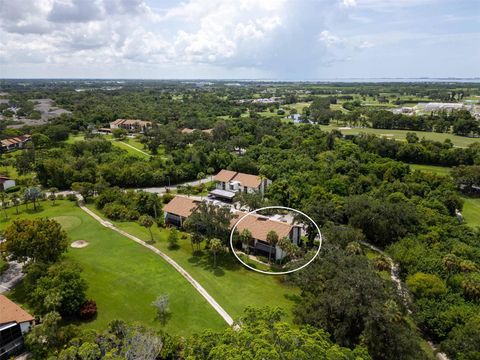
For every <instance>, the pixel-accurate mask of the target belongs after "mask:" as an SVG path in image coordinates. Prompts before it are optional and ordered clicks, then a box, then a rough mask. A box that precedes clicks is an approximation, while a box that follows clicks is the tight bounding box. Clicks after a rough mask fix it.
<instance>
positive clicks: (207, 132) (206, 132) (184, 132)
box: [180, 128, 213, 134]
mask: <svg viewBox="0 0 480 360" xmlns="http://www.w3.org/2000/svg"><path fill="white" fill-rule="evenodd" d="M180 131H181V133H182V134H191V133H193V132H194V131H201V132H203V133H205V134H211V133H212V131H213V129H204V130H198V129H191V128H183V129H182V130H180Z"/></svg>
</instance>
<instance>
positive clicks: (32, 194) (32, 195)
mask: <svg viewBox="0 0 480 360" xmlns="http://www.w3.org/2000/svg"><path fill="white" fill-rule="evenodd" d="M41 197H42V191H41V190H40V189H39V188H38V187H36V186H32V187H29V188H27V189H25V193H24V195H23V198H24V202H25V204H28V202H29V201H31V202H32V203H33V209H34V210H37V201H38V200H39V199H40V198H41Z"/></svg>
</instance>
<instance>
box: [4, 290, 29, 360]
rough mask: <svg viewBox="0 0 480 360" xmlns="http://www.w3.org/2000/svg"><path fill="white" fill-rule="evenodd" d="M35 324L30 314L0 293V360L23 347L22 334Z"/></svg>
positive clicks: (7, 357) (16, 352)
mask: <svg viewBox="0 0 480 360" xmlns="http://www.w3.org/2000/svg"><path fill="white" fill-rule="evenodd" d="M34 324H35V319H34V318H33V316H32V315H30V314H29V313H27V312H26V311H25V310H23V309H22V308H21V307H20V306H18V305H17V304H15V303H14V302H13V301H11V300H10V299H9V298H7V297H6V296H4V295H0V360H4V359H5V360H6V359H10V358H11V357H12V356H13V355H15V354H18V353H19V352H21V351H22V349H23V336H24V334H26V333H27V332H29V331H30V330H31V328H32V326H33V325H34Z"/></svg>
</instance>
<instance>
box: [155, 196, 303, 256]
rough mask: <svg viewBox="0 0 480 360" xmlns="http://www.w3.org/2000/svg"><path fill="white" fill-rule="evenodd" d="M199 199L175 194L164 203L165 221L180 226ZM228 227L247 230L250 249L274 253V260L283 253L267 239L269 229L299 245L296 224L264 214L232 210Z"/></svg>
mask: <svg viewBox="0 0 480 360" xmlns="http://www.w3.org/2000/svg"><path fill="white" fill-rule="evenodd" d="M201 202H202V201H201V200H195V199H192V198H188V197H184V196H179V195H177V196H175V197H174V198H173V199H172V200H170V202H169V203H168V204H166V205H165V207H164V208H163V211H164V213H165V223H166V224H167V225H174V226H178V227H182V226H183V224H184V223H185V220H187V219H188V217H189V216H190V215H191V214H192V213H193V212H194V211H195V209H196V208H197V206H198V204H199V203H201ZM232 212H233V219H232V221H231V223H230V228H231V229H233V227H234V226H236V227H235V230H236V231H238V232H239V233H241V232H242V231H243V230H249V231H250V233H251V234H252V239H253V241H252V243H251V244H250V246H249V247H250V250H251V251H253V252H256V253H261V254H264V255H268V254H269V253H270V252H271V253H272V255H273V254H274V255H275V259H276V260H281V259H283V258H284V257H285V255H286V254H285V253H284V252H283V251H282V250H281V249H280V247H279V246H272V245H270V244H269V243H268V241H267V235H268V233H269V232H270V231H274V232H275V233H277V235H278V238H279V239H281V238H284V237H287V238H288V239H290V240H291V241H292V243H293V244H295V245H300V242H301V228H300V226H298V225H294V224H288V223H286V222H283V221H279V220H275V219H272V218H269V217H266V216H262V215H257V214H247V213H245V212H242V211H234V210H232ZM247 215H248V216H247ZM237 223H238V224H237Z"/></svg>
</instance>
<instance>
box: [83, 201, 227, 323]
mask: <svg viewBox="0 0 480 360" xmlns="http://www.w3.org/2000/svg"><path fill="white" fill-rule="evenodd" d="M79 206H80V208H81V209H82V210H83V211H85V212H86V213H87V214H88V215H90V216H91V217H93V218H94V219H95V220H97V221H98V222H99V223H100V224H102V225H103V226H105V227H107V228H109V229H111V230H113V231H116V232H117V233H119V234H120V235H123V236H125V237H127V238H129V239H131V240H133V241H135V242H136V243H138V244H140V245H142V246H144V247H146V248H147V249H148V250H150V251H152V252H154V253H155V254H157V255H159V256H160V257H162V258H163V259H164V260H165V261H166V262H167V263H169V264H170V265H172V266H173V267H174V268H175V270H177V271H178V272H179V273H180V274H181V275H182V276H183V277H184V278H185V279H186V280H187V281H188V282H189V283H190V284H191V285H192V286H193V287H194V288H195V290H197V291H198V292H199V293H200V295H202V296H203V297H204V298H205V300H207V301H208V303H209V304H210V305H211V306H212V307H213V308H214V309H215V310H216V311H217V312H218V313H219V314H220V316H221V317H222V318H223V319H224V320H225V322H226V323H227V324H228V325H230V326H232V325H233V319H232V317H231V316H230V315H229V314H228V313H227V312H226V311H225V310H224V309H223V308H222V307H221V306H220V305H219V304H218V303H217V302H216V301H215V299H214V298H213V297H212V296H211V295H210V294H209V293H208V292H207V290H205V289H204V288H203V286H202V285H200V284H199V283H198V282H197V281H196V280H195V279H194V278H193V277H192V276H191V275H190V274H189V273H188V272H187V271H186V270H185V269H184V268H182V267H181V266H180V265H179V264H178V263H177V262H175V261H174V260H173V259H172V258H171V257H170V256H168V255H167V254H165V253H164V252H162V251H160V250H158V249H157V248H156V247H154V246H152V245H150V244H148V243H146V242H145V241H143V240H140V239H139V238H137V237H136V236H133V235H131V234H129V233H127V232H125V231H123V230H120V229H119V228H117V227H116V226H115V225H113V224H112V223H110V222H108V221H105V220H103V219H102V218H101V217H100V216H98V215H97V214H95V213H94V212H93V211H92V210H90V209H89V208H87V207H86V206H85V205H83V203H82V201H81V200H80V201H79Z"/></svg>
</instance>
